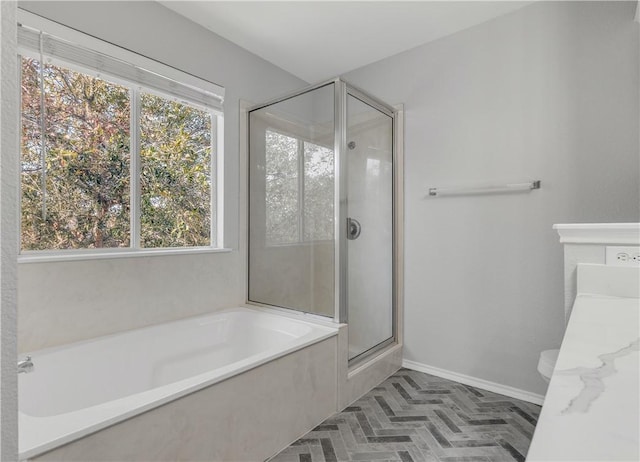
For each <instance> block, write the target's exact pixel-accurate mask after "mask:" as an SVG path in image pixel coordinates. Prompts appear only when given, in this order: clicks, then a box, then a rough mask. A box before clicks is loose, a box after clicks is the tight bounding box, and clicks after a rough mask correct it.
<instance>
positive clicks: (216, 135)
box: [18, 10, 231, 263]
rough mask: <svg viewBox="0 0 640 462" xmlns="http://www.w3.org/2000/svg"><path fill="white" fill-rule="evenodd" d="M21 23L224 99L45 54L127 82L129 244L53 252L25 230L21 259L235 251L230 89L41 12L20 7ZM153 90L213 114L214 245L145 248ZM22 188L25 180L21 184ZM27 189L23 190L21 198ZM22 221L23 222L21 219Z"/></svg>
mask: <svg viewBox="0 0 640 462" xmlns="http://www.w3.org/2000/svg"><path fill="white" fill-rule="evenodd" d="M18 22H19V23H20V24H24V25H27V26H28V27H29V28H33V29H36V30H38V31H42V32H44V33H46V34H49V35H51V36H55V37H57V38H60V39H63V40H66V41H68V42H71V43H73V44H75V45H78V46H80V47H83V48H85V49H88V50H91V51H94V52H96V53H99V54H104V55H106V56H109V57H112V58H115V59H117V60H120V61H123V62H125V63H128V64H131V65H133V66H136V67H137V68H140V69H144V70H145V71H149V72H151V73H153V74H157V75H159V76H162V77H164V78H166V79H169V80H172V81H175V82H179V83H181V84H185V85H188V86H191V87H194V88H198V89H202V90H203V91H205V92H208V94H212V95H215V97H216V98H218V99H219V102H220V103H219V105H218V106H216V107H214V106H213V105H212V106H209V105H206V106H205V105H203V104H199V103H198V102H193V101H190V100H187V99H184V98H179V97H176V96H173V95H171V94H168V93H164V92H162V91H160V90H157V89H155V88H149V87H144V86H143V85H141V84H139V83H138V82H135V81H132V80H124V79H122V78H119V77H114V76H112V75H110V74H109V73H108V72H102V71H98V70H95V69H90V68H88V67H86V66H83V65H79V64H77V63H70V62H67V61H65V60H62V59H57V58H55V57H50V56H47V55H45V58H46V59H45V62H47V63H51V64H54V65H59V66H61V67H64V68H67V69H71V70H74V71H77V72H81V73H83V74H87V75H91V76H95V77H99V78H104V79H105V80H107V81H110V82H113V83H116V84H118V85H122V86H124V87H126V88H128V89H129V94H130V104H131V112H130V114H131V116H130V124H131V130H130V142H129V143H130V165H129V175H130V179H131V180H130V183H131V191H130V198H129V201H130V218H129V223H130V229H129V235H130V239H129V241H130V242H129V246H128V247H117V248H101V249H52V250H22V249H21V247H22V245H21V240H22V239H21V233H20V234H19V238H20V242H19V248H20V249H21V250H20V254H19V256H18V262H20V263H30V262H34V263H35V262H48V261H70V260H71V261H72V260H90V259H110V258H131V257H144V256H159V255H177V254H192V253H217V252H230V251H231V249H228V248H225V247H224V232H223V230H224V220H223V217H224V111H223V101H224V99H223V98H224V88H222V87H220V86H218V85H215V84H213V83H211V82H208V81H205V80H202V79H200V78H198V77H195V76H192V75H190V74H187V73H184V72H182V71H179V70H177V69H175V68H172V67H170V66H167V65H164V64H162V63H159V62H157V61H154V60H151V59H149V58H146V57H144V56H141V55H138V54H136V53H133V52H130V51H128V50H125V49H123V48H120V47H117V46H115V45H112V44H110V43H107V42H104V41H102V40H99V39H96V38H94V37H91V36H89V35H86V34H84V33H81V32H78V31H76V30H73V29H70V28H67V27H65V26H62V25H60V24H57V23H55V22H52V21H49V20H47V19H45V18H42V17H40V16H37V15H34V14H32V13H29V12H26V11H24V10H18ZM19 54H20V58H21V57H22V56H24V57H30V58H34V59H38V60H40V59H41V56H40V55H39V54H38V53H37V52H35V53H34V52H33V51H32V50H26V49H25V48H24V47H19ZM143 92H144V93H150V94H155V95H158V96H161V97H163V98H167V99H171V100H175V101H179V102H180V103H182V104H186V105H189V106H192V107H195V108H197V109H199V110H203V111H205V112H207V113H209V114H210V116H211V147H212V155H211V164H210V169H211V171H210V178H211V223H210V231H211V234H210V245H208V246H198V247H195V246H194V247H164V248H144V247H141V246H140V149H139V148H140V140H139V121H140V119H139V116H140V94H141V93H143ZM18 187H19V188H21V182H18ZM20 193H21V190H19V191H18V194H19V197H20ZM18 222H19V223H20V222H21V220H19V221H18Z"/></svg>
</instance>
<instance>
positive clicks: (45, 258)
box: [18, 247, 233, 264]
mask: <svg viewBox="0 0 640 462" xmlns="http://www.w3.org/2000/svg"><path fill="white" fill-rule="evenodd" d="M232 251H233V249H226V248H222V249H218V248H210V247H191V248H184V249H182V248H171V249H142V250H133V249H105V250H97V251H96V250H85V251H83V250H80V251H69V252H68V253H64V252H54V251H51V252H49V251H31V252H27V253H23V254H20V255H18V263H19V264H22V263H48V262H62V261H81V260H111V259H115V258H139V257H161V256H168V255H192V254H196V255H199V254H206V253H229V252H232Z"/></svg>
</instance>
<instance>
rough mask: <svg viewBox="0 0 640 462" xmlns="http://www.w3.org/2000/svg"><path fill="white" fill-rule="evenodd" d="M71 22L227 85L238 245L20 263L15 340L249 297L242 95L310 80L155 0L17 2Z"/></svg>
mask: <svg viewBox="0 0 640 462" xmlns="http://www.w3.org/2000/svg"><path fill="white" fill-rule="evenodd" d="M19 6H20V7H21V8H23V9H25V10H28V11H30V12H32V13H35V14H38V15H41V16H44V17H46V18H48V19H51V20H53V21H56V22H59V23H62V24H64V25H67V26H69V27H71V28H74V29H78V30H80V31H82V32H86V33H88V34H90V35H93V36H95V37H98V38H101V39H103V40H106V41H108V42H112V43H114V44H116V45H120V46H122V47H124V48H127V49H129V50H131V51H134V52H137V53H140V54H143V55H145V56H147V57H150V58H153V59H156V60H158V61H161V62H163V63H165V64H168V65H171V66H173V67H176V68H178V69H181V70H184V71H186V72H189V73H191V74H194V75H196V76H199V77H201V78H204V79H206V80H209V81H212V82H215V83H217V84H219V85H222V86H224V87H225V91H226V95H225V134H224V135H225V153H224V156H225V172H224V173H225V190H226V191H225V192H226V194H225V197H226V199H225V217H224V218H225V246H226V247H231V248H233V249H234V250H233V252H231V253H224V254H202V255H181V256H175V255H174V256H154V257H148V258H127V259H116V260H93V261H80V262H58V263H29V264H21V265H19V286H18V298H19V300H18V303H19V319H18V325H19V327H18V328H19V334H18V340H19V350H20V351H30V350H33V349H37V348H42V347H46V346H50V345H55V344H62V343H68V342H71V341H75V340H79V339H82V338H90V337H95V336H97V335H102V334H106V333H110V332H115V331H121V330H126V329H131V328H135V327H139V326H144V325H149V324H154V323H159V322H165V321H169V320H172V319H177V318H181V317H185V316H190V315H195V314H199V313H203V312H208V311H212V310H215V309H219V308H224V307H228V306H233V305H236V304H238V303H242V302H244V300H245V294H244V290H243V289H244V277H245V275H244V274H245V270H244V259H245V257H244V252H245V249H244V247H245V245H244V242H242V241H241V240H240V239H239V232H240V230H239V218H240V216H239V213H240V211H241V210H243V209H241V200H242V198H244V194H243V192H242V191H240V188H239V176H240V172H239V161H238V142H239V141H238V126H239V123H238V113H239V99H245V100H249V101H254V102H260V101H263V100H266V99H269V98H272V97H275V96H278V95H279V94H282V93H285V92H287V91H290V90H292V89H296V88H300V87H302V86H304V85H306V82H304V81H302V80H300V79H298V78H296V77H294V76H292V75H291V74H288V73H287V72H285V71H283V70H282V69H280V68H278V67H276V66H274V65H272V64H270V63H268V62H266V61H264V60H263V59H261V58H258V57H257V56H255V55H253V54H251V53H249V52H248V51H246V50H244V49H242V48H240V47H238V46H237V45H235V44H233V43H231V42H229V41H227V40H225V39H223V38H221V37H219V36H218V35H216V34H213V33H212V32H210V31H208V30H206V29H204V28H202V27H200V26H198V25H196V24H195V23H193V22H191V21H189V20H187V19H185V18H183V17H181V16H179V15H177V14H176V13H174V12H173V11H171V10H169V9H167V8H165V7H163V6H161V5H160V4H158V3H156V2H94V1H90V2H49V1H47V2H21V3H20V4H19Z"/></svg>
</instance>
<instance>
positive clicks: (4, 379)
mask: <svg viewBox="0 0 640 462" xmlns="http://www.w3.org/2000/svg"><path fill="white" fill-rule="evenodd" d="M0 63H1V67H0V430H1V431H0V460H16V459H17V455H18V398H17V388H18V377H17V375H18V374H17V373H16V266H17V265H16V253H17V242H18V239H17V238H18V236H17V234H18V226H17V223H16V220H15V217H16V206H17V197H16V191H17V181H18V163H17V159H16V157H15V153H16V150H17V147H18V136H17V133H18V129H17V128H18V117H19V112H18V99H17V98H16V95H17V92H18V79H17V75H18V69H17V59H16V6H15V3H14V2H0Z"/></svg>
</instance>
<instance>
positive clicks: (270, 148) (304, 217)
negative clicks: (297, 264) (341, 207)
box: [265, 130, 334, 245]
mask: <svg viewBox="0 0 640 462" xmlns="http://www.w3.org/2000/svg"><path fill="white" fill-rule="evenodd" d="M265 137H266V139H265V144H266V221H267V226H266V234H267V236H266V243H267V244H268V245H278V244H295V243H300V242H311V241H321V240H331V239H333V210H334V203H333V197H334V196H333V194H334V182H333V175H334V173H333V151H332V150H331V149H329V148H326V147H324V146H320V145H318V144H315V143H312V142H310V141H307V140H303V139H300V138H295V137H293V136H289V135H286V134H284V133H280V132H277V131H274V130H267V131H266V135H265Z"/></svg>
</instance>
